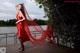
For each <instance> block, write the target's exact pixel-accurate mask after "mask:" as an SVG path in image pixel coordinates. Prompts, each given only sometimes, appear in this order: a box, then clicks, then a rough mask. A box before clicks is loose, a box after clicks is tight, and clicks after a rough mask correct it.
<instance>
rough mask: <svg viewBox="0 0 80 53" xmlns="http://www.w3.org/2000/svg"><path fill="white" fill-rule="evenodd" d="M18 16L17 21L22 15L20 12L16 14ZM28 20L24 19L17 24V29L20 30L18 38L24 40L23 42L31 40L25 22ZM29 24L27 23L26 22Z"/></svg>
mask: <svg viewBox="0 0 80 53" xmlns="http://www.w3.org/2000/svg"><path fill="white" fill-rule="evenodd" d="M16 18H17V21H18V20H21V19H22V17H20V16H19V13H18V14H17V15H16ZM26 21H27V20H24V21H22V22H20V23H18V24H17V25H16V26H17V30H18V33H17V35H18V38H20V39H21V40H22V42H25V41H29V40H30V39H29V36H28V35H27V33H26V31H25V28H24V24H25V23H24V22H26ZM26 24H27V23H26Z"/></svg>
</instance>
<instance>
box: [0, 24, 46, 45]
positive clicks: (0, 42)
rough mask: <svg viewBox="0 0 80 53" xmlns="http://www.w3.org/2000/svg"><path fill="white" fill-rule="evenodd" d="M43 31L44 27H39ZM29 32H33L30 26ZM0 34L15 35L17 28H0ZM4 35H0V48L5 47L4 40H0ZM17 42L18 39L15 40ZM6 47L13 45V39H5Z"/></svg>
mask: <svg viewBox="0 0 80 53" xmlns="http://www.w3.org/2000/svg"><path fill="white" fill-rule="evenodd" d="M41 27H42V28H43V29H44V30H45V29H46V25H43V26H41ZM29 28H30V31H35V30H34V29H33V28H32V26H29ZM2 33H17V28H16V27H0V34H2ZM4 36H5V35H0V46H2V45H3V46H4V45H6V38H1V37H4ZM17 40H18V39H17ZM7 41H8V42H7V45H10V44H14V38H13V37H10V38H7Z"/></svg>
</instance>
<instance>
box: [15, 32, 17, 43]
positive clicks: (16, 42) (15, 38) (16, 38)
mask: <svg viewBox="0 0 80 53" xmlns="http://www.w3.org/2000/svg"><path fill="white" fill-rule="evenodd" d="M15 40H16V41H15V42H16V43H17V33H15Z"/></svg>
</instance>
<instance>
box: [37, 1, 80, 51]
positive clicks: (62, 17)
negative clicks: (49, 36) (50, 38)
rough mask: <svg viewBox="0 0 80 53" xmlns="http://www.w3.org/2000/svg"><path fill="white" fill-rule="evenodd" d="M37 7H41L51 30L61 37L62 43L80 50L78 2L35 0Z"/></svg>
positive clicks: (79, 9) (79, 11)
mask: <svg viewBox="0 0 80 53" xmlns="http://www.w3.org/2000/svg"><path fill="white" fill-rule="evenodd" d="M36 2H37V3H38V4H39V7H40V8H41V7H43V8H44V11H45V17H46V16H47V17H48V18H49V20H48V21H49V24H50V25H51V26H52V28H54V29H53V31H54V33H55V34H57V35H58V36H59V37H60V38H62V43H63V45H65V44H66V45H67V43H70V47H71V46H73V47H74V48H75V49H77V50H80V28H79V27H80V24H79V18H78V17H80V15H79V14H80V4H79V3H65V2H64V0H36Z"/></svg>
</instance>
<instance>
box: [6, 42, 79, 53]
mask: <svg viewBox="0 0 80 53" xmlns="http://www.w3.org/2000/svg"><path fill="white" fill-rule="evenodd" d="M18 47H19V44H16V45H9V46H7V53H78V52H76V51H75V50H73V49H71V48H67V47H64V46H59V47H58V46H57V45H55V44H49V43H45V44H42V45H40V46H37V47H35V46H33V45H31V44H30V46H28V45H27V44H26V45H25V51H23V52H19V51H18Z"/></svg>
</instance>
